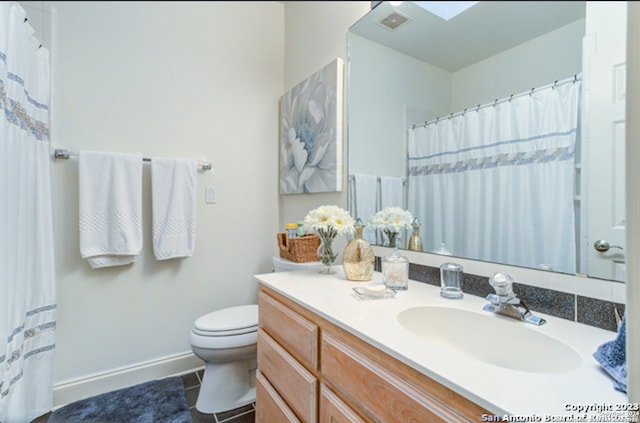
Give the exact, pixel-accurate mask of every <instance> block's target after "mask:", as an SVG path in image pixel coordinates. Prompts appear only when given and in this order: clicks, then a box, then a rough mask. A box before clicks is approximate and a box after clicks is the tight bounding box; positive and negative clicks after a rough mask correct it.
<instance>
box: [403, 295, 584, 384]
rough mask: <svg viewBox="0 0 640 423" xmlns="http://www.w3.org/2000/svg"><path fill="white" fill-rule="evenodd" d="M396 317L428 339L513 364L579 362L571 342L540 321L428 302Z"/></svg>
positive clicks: (549, 368) (550, 366) (558, 368)
mask: <svg viewBox="0 0 640 423" xmlns="http://www.w3.org/2000/svg"><path fill="white" fill-rule="evenodd" d="M483 313H484V312H483ZM398 321H399V322H400V324H401V325H402V326H403V327H405V328H406V329H407V330H409V331H410V332H412V333H413V334H414V335H417V336H419V337H421V338H423V339H425V340H426V341H428V342H432V343H436V344H439V345H445V346H447V347H452V348H454V349H456V350H458V351H461V352H463V353H465V354H467V355H469V356H472V357H474V358H476V359H477V360H480V361H483V362H485V363H489V364H493V365H495V366H500V367H505V368H508V369H512V370H519V371H522V372H529V373H568V372H571V371H573V370H576V369H577V368H578V367H580V365H581V363H582V359H581V358H580V355H579V354H578V353H577V352H576V351H575V350H573V349H572V348H571V347H569V346H568V345H566V344H565V343H563V342H561V341H558V340H556V339H555V338H552V337H550V336H547V335H545V334H542V333H540V332H539V330H540V328H542V327H538V326H531V327H530V324H529V323H525V322H520V321H518V320H516V319H511V318H509V317H504V316H497V315H494V314H489V313H487V314H482V313H481V312H478V313H476V312H471V311H467V310H461V309H456V308H449V307H438V306H432V307H414V308H410V309H407V310H404V311H402V312H400V313H399V314H398ZM547 324H550V323H547Z"/></svg>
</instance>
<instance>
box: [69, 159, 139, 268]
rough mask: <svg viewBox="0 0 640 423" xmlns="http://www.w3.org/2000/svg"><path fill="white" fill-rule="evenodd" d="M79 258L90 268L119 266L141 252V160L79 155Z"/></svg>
mask: <svg viewBox="0 0 640 423" xmlns="http://www.w3.org/2000/svg"><path fill="white" fill-rule="evenodd" d="M78 167H79V174H78V179H79V186H80V192H79V195H80V198H79V202H80V219H79V221H80V255H81V256H82V258H85V259H87V261H88V262H89V265H90V266H91V268H94V269H95V268H100V267H109V266H122V265H125V264H130V263H133V262H135V261H136V260H137V259H138V255H139V254H140V250H141V249H142V156H139V155H135V154H123V153H107V152H93V151H80V152H79V153H78Z"/></svg>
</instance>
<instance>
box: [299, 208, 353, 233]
mask: <svg viewBox="0 0 640 423" xmlns="http://www.w3.org/2000/svg"><path fill="white" fill-rule="evenodd" d="M304 230H305V232H309V230H311V231H314V232H317V233H318V234H320V235H323V236H330V237H332V238H333V237H334V236H336V235H345V234H352V233H353V232H354V222H353V218H352V217H351V215H350V214H349V212H348V211H346V210H344V209H342V208H340V207H338V206H320V207H318V208H317V209H314V210H311V211H310V212H309V213H308V214H307V215H306V216H305V218H304Z"/></svg>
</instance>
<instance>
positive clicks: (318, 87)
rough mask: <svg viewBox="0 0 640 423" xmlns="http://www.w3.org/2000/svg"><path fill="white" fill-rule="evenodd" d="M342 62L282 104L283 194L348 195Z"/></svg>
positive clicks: (290, 94)
mask: <svg viewBox="0 0 640 423" xmlns="http://www.w3.org/2000/svg"><path fill="white" fill-rule="evenodd" d="M342 69H343V63H342V59H340V58H337V59H336V60H334V61H333V62H331V63H330V64H328V65H327V66H325V67H324V68H322V69H321V70H320V71H318V72H316V73H314V74H313V75H312V76H310V77H309V78H307V79H306V80H304V81H303V82H301V83H300V84H298V85H296V86H295V87H293V88H292V89H291V90H289V91H288V92H287V93H286V94H285V95H283V96H282V99H281V101H280V193H281V194H303V193H315V192H335V191H342V78H343V71H342Z"/></svg>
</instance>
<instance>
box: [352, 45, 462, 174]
mask: <svg viewBox="0 0 640 423" xmlns="http://www.w3.org/2000/svg"><path fill="white" fill-rule="evenodd" d="M349 44H350V46H349V55H350V57H349V60H350V63H351V65H350V69H349V71H350V86H349V95H350V96H351V98H353V99H355V98H357V99H358V101H357V102H356V101H352V102H351V103H350V107H349V128H348V129H349V173H351V174H354V173H367V174H370V175H376V176H398V177H402V178H404V177H406V161H407V148H406V142H405V137H406V129H407V127H408V125H409V124H410V123H412V122H407V117H406V116H405V115H406V114H408V111H409V110H411V111H413V114H415V115H416V117H417V119H418V121H422V122H424V121H425V120H431V119H434V118H436V117H437V116H442V115H444V114H447V113H448V111H449V110H451V74H450V73H449V72H447V71H445V70H442V69H440V68H437V67H435V66H432V65H430V64H428V63H425V62H422V61H420V60H417V59H415V58H413V57H410V56H407V55H405V54H402V53H399V52H398V51H396V50H394V49H391V48H388V47H386V46H383V45H381V44H378V43H374V42H372V41H370V40H368V39H366V38H363V37H361V36H358V35H355V34H350V35H349Z"/></svg>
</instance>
